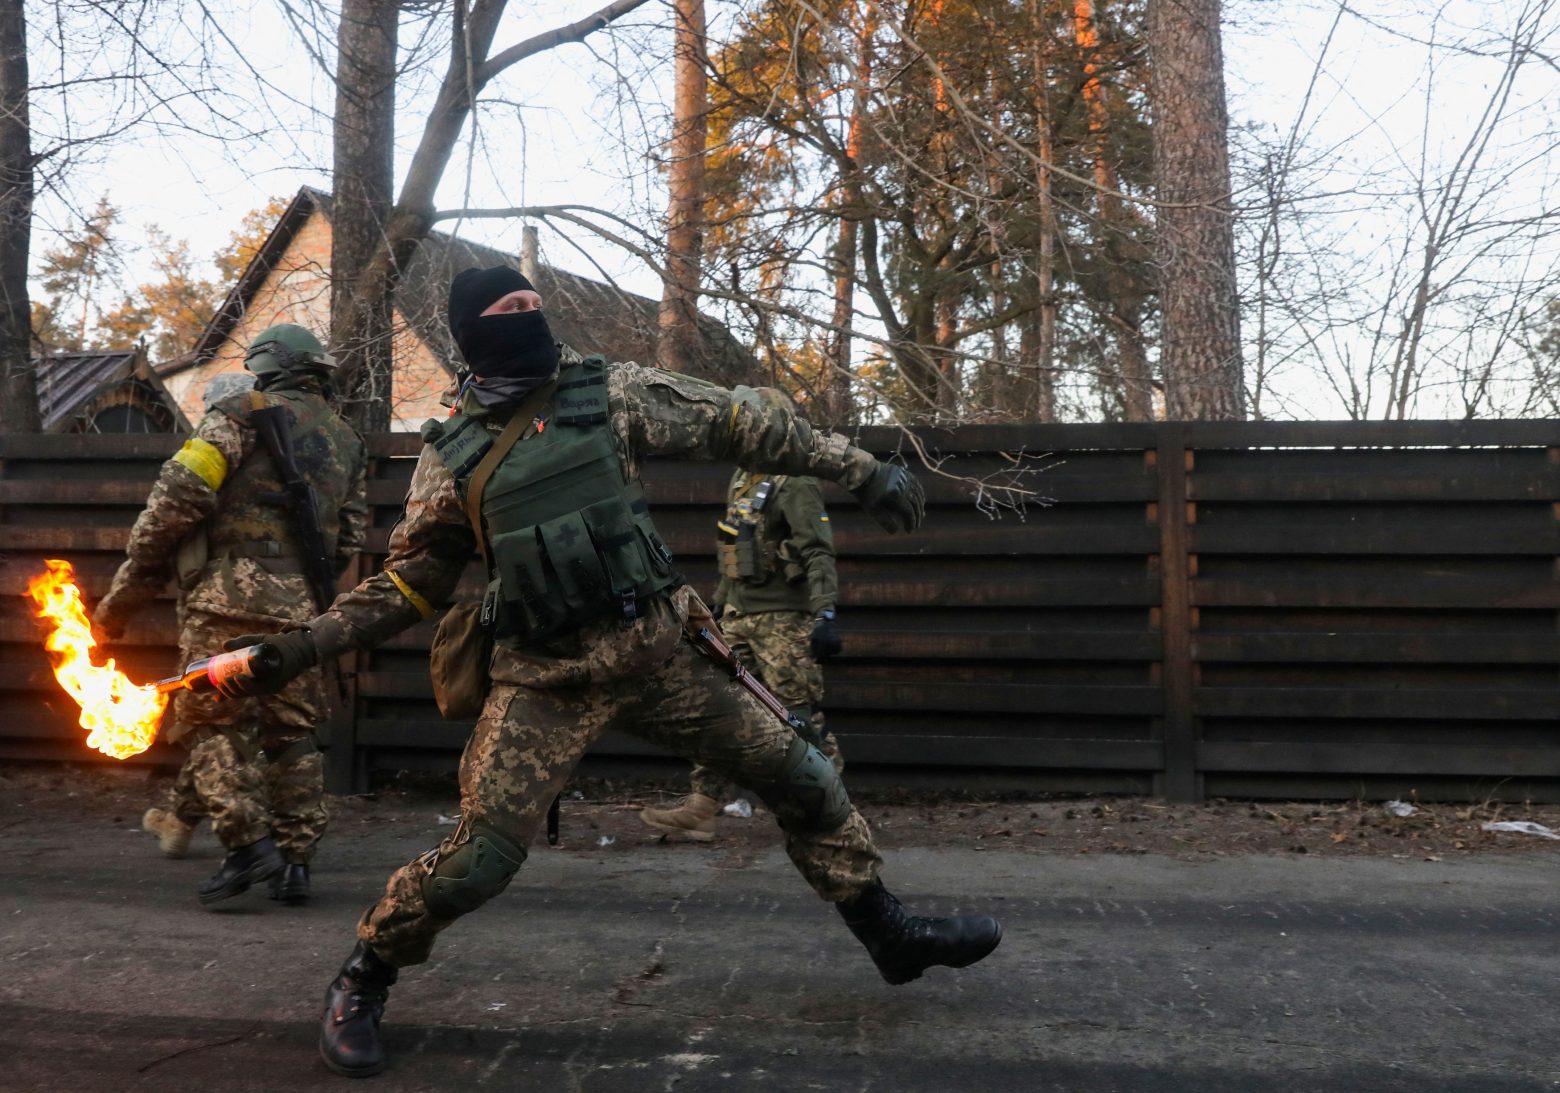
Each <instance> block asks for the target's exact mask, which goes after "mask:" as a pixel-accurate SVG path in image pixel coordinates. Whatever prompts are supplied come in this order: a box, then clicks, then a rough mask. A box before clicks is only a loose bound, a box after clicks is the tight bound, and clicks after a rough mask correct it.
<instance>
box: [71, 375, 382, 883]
mask: <svg viewBox="0 0 1560 1093" xmlns="http://www.w3.org/2000/svg"><path fill="white" fill-rule="evenodd" d="M266 399H267V400H268V401H269V402H278V401H279V402H285V403H286V404H287V405H288V406H289V408H290V409H292V411H293V412H294V413H295V414H308V415H311V416H315V417H317V418H318V419H319V421H320V424H319V427H318V429H317V430H314V431H312V432H311V434H310V435H308V436H299V437H296V438H295V445H296V446H297V447H298V449H299V452H300V456H299V460H298V462H299V464H300V470H304V471H305V474H306V475H307V477H308V479H309V481H310V482H311V483H312V484H313V485H314V486H315V489H316V490H317V491H318V493H319V495H320V499H321V506H320V508H321V511H320V517H321V522H322V523H323V524H326V526H327V527H328V528H330V529H331V534H332V535H333V536H334V542H333V543H332V544H331V546H332V549H333V552H334V556H335V558H336V560H337V562H338V564H339V565H341V566H344V565H345V564H346V562H347V561H349V560H350V559H352V558H353V557H354V556H355V555H356V554H357V552H358V550H359V548H360V547H361V546H362V542H363V535H364V533H365V531H366V529H367V526H368V505H367V499H366V497H365V494H364V468H365V453H364V448H363V442H362V440H361V438H359V437H358V436H357V434H356V433H355V432H353V431H352V429H351V427H350V426H348V425H347V424H346V423H345V422H344V421H343V420H342V419H341V418H340V416H339V415H337V414H335V413H334V412H327V411H329V407H328V404H327V403H326V402H325V399H324V397H323V396H322V395H321V394H320V393H319V391H318V389H317V387H316V386H315V385H311V384H305V385H304V386H303V387H301V388H299V389H294V390H288V391H284V392H272V393H268V394H267V395H266ZM248 411H249V396H248V395H247V394H240V395H235V396H233V397H231V398H228V399H223V400H221V401H219V402H217V403H216V404H215V405H214V407H213V409H212V410H210V411H209V412H208V413H207V414H206V415H205V416H204V417H203V418H202V419H201V421H200V424H199V425H198V426H197V428H196V430H195V436H196V437H197V438H199V439H201V440H203V441H205V442H206V443H207V444H210V445H212V446H213V447H215V448H216V449H217V450H218V451H219V452H221V453H222V456H223V458H224V459H225V460H226V461H227V468H228V469H227V477H226V478H225V479H224V480H223V482H222V484H221V485H220V486H219V487H218V488H217V489H212V487H211V486H209V485H208V484H207V483H206V481H205V480H203V479H202V478H201V477H200V476H198V475H196V474H195V473H194V472H193V471H191V470H190V469H189V468H188V467H186V466H185V465H184V464H182V463H179V462H177V461H175V460H169V461H168V462H166V463H164V464H163V467H162V470H161V472H160V474H159V475H158V479H157V483H156V485H155V486H153V487H152V491H151V495H150V497H149V498H148V499H147V504H146V508H145V510H144V511H142V513H141V515H140V516H139V518H137V520H136V522H135V526H134V527H133V528H132V529H131V532H130V542H129V546H128V548H127V550H126V559H125V562H124V564H123V565H121V566H120V568H119V571H118V572H117V573H116V574H115V575H114V580H113V584H112V585H111V587H110V590H109V593H108V595H107V596H105V597H104V599H103V601H102V602H101V603H100V604H99V605H98V608H97V610H96V611H95V612H94V618H95V619H97V618H103V617H107V618H113V619H118V620H124V619H128V618H129V617H130V615H132V614H133V613H134V611H135V610H136V609H138V608H139V607H141V606H143V605H145V604H146V603H148V602H150V601H151V600H152V599H153V598H154V597H155V596H156V595H157V593H158V592H159V591H161V589H162V588H163V586H164V585H165V584H166V583H167V581H168V579H169V577H170V576H171V574H170V572H169V568H170V565H171V561H172V558H173V555H174V552H175V548H176V546H177V544H178V543H179V542H180V541H181V540H182V539H183V538H184V537H185V536H186V535H188V534H190V533H192V532H195V531H196V530H197V529H198V528H200V529H205V530H206V532H207V533H208V534H210V535H212V536H213V538H216V537H218V536H220V535H227V534H228V533H229V532H231V533H232V534H231V535H229V537H228V538H226V539H224V540H222V542H232V541H234V540H233V536H236V535H242V536H244V537H246V538H248V537H252V538H257V539H258V538H265V537H267V536H269V537H270V538H274V539H276V540H277V541H278V542H279V543H283V544H290V543H292V542H293V541H294V536H295V532H294V527H293V523H292V519H291V515H290V512H289V510H288V509H287V508H286V507H285V506H282V505H260V504H257V502H256V498H255V496H254V494H256V493H258V492H261V491H264V490H269V489H273V488H279V487H280V482H279V481H277V480H276V478H275V471H274V470H273V469H271V468H270V457H269V455H267V454H266V453H265V452H264V450H263V447H262V446H261V445H260V443H259V440H258V437H257V436H256V434H255V432H254V430H253V429H252V428H250V427H249V426H248V425H247V424H246V422H247V415H248ZM304 452H307V453H308V454H307V456H305V455H304V454H302V453H304ZM257 462H258V463H261V464H264V466H263V468H261V469H262V471H263V473H250V474H245V473H244V471H245V468H246V467H249V466H252V465H253V464H254V463H257ZM222 542H216V543H213V550H212V554H211V558H210V560H209V561H208V562H207V563H206V565H205V567H204V568H203V569H202V570H201V571H200V573H199V574H198V576H197V577H196V578H195V580H194V582H193V583H192V584H191V585H190V587H188V588H187V589H184V590H182V591H181V596H180V603H179V616H180V635H179V661H178V665H180V666H182V665H184V664H187V663H189V662H190V661H191V660H196V659H198V658H200V657H204V656H210V655H211V654H213V653H215V652H217V651H219V650H220V649H221V647H222V643H223V642H224V641H226V640H227V639H229V638H234V637H238V636H240V635H243V634H252V633H256V632H260V633H264V632H268V631H274V630H279V629H281V628H282V627H284V626H286V625H287V624H289V623H298V622H304V621H306V620H307V619H308V618H309V617H310V616H311V615H312V614H314V604H313V599H312V596H311V594H310V592H309V585H308V582H307V580H306V579H305V578H304V576H303V575H302V573H301V572H293V571H290V568H291V567H289V566H287V565H278V564H277V563H275V562H272V561H270V560H262V559H255V558H234V557H230V556H227V555H226V554H224V553H222V552H221V550H220V547H221V545H222ZM329 716H330V705H329V701H328V699H327V697H326V694H325V688H324V677H323V674H322V673H321V672H320V671H314V672H310V673H307V674H305V675H304V676H302V677H300V678H299V679H297V680H294V681H293V682H292V683H291V684H289V685H288V687H287V688H286V689H285V690H283V691H282V692H281V693H280V694H277V695H269V696H265V697H262V698H249V699H242V700H219V699H218V698H217V696H215V695H211V694H206V695H198V694H195V693H193V692H189V691H182V692H180V693H178V694H177V695H175V697H174V700H173V702H172V703H171V704H170V707H169V712H168V714H167V715H166V717H165V720H164V736H165V737H166V738H167V739H168V740H169V741H170V742H174V743H179V744H182V745H183V746H184V747H185V748H187V749H189V753H190V754H189V757H188V760H187V762H186V763H185V765H184V768H182V769H181V771H180V774H179V776H178V778H177V779H176V780H175V785H174V793H173V797H174V799H173V802H172V803H173V807H174V811H175V813H176V814H177V815H179V816H180V818H181V819H184V820H186V822H190V821H191V820H193V819H195V818H198V816H199V815H204V814H209V815H210V816H211V818H212V826H213V829H214V830H215V831H216V834H217V837H218V839H220V840H221V842H222V844H223V845H224V846H227V847H234V846H244V845H247V844H248V843H252V842H254V841H255V840H256V839H258V838H262V837H264V836H265V835H266V834H267V833H268V832H271V833H273V834H274V835H275V838H276V841H277V845H278V846H280V847H281V849H282V851H283V853H284V855H286V857H287V859H288V860H289V861H294V862H307V861H308V860H309V857H310V855H311V854H312V853H313V849H314V845H315V843H317V842H318V841H319V838H320V836H321V835H322V834H323V833H324V830H325V824H326V815H325V807H324V765H323V762H322V759H321V756H320V755H319V753H318V751H317V750H315V751H301V750H300V749H302V747H303V745H302V743H300V742H304V741H310V740H312V739H313V738H314V733H315V730H316V728H317V727H318V726H320V725H321V724H323V723H324V722H325V721H326V720H327V719H328V718H329ZM295 744H297V745H299V747H298V749H294V750H295V752H298V753H297V754H290V755H289V756H288V757H287V758H285V759H283V760H282V761H280V762H274V763H266V762H265V761H264V759H263V756H264V755H266V754H267V753H269V754H272V755H276V756H280V755H282V754H283V753H284V752H286V751H287V750H288V749H289V748H292V747H293V745H295Z"/></svg>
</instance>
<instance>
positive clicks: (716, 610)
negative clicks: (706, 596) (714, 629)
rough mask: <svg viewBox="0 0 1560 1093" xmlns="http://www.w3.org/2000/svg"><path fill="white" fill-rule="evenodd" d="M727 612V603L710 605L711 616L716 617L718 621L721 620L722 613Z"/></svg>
mask: <svg viewBox="0 0 1560 1093" xmlns="http://www.w3.org/2000/svg"><path fill="white" fill-rule="evenodd" d="M725 613H726V605H725V604H723V603H717V604H711V605H710V618H712V619H714V620H715V621H716V622H719V621H720V617H721V616H722V615H724V614H725Z"/></svg>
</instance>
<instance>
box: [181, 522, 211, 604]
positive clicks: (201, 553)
mask: <svg viewBox="0 0 1560 1093" xmlns="http://www.w3.org/2000/svg"><path fill="white" fill-rule="evenodd" d="M210 560H211V541H210V540H209V539H208V538H206V529H205V527H204V526H201V527H197V528H196V529H195V530H194V531H192V532H190V533H189V534H188V535H186V536H185V537H184V538H183V539H180V540H179V545H178V546H176V547H174V549H173V576H174V580H176V581H177V582H178V584H179V590H180V591H181V592H188V591H189V590H190V589H192V588H194V587H195V582H196V581H198V580H200V574H201V571H202V570H203V569H205V568H206V563H207V562H209V561H210Z"/></svg>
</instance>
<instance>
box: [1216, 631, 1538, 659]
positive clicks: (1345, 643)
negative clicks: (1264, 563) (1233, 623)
mask: <svg viewBox="0 0 1560 1093" xmlns="http://www.w3.org/2000/svg"><path fill="white" fill-rule="evenodd" d="M1192 649H1193V655H1194V656H1195V657H1196V658H1197V660H1198V661H1199V662H1201V663H1204V664H1208V663H1218V662H1225V661H1227V662H1232V663H1244V664H1250V663H1265V662H1274V661H1300V662H1312V663H1329V662H1330V663H1344V664H1356V663H1357V664H1395V663H1420V664H1549V663H1557V664H1560V635H1556V634H1391V633H1378V634H1338V633H1322V634H1207V633H1203V634H1195V635H1193V637H1192Z"/></svg>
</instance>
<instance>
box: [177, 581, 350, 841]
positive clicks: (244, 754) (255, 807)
mask: <svg viewBox="0 0 1560 1093" xmlns="http://www.w3.org/2000/svg"><path fill="white" fill-rule="evenodd" d="M276 626H277V624H276V622H275V621H271V622H269V623H267V622H261V621H258V620H256V619H253V618H250V619H237V620H235V619H233V618H230V617H227V616H223V615H217V614H214V613H212V612H208V611H203V610H199V609H195V608H192V609H189V610H188V611H186V612H185V616H184V620H183V629H182V631H181V632H180V634H179V654H180V657H181V663H188V662H189V661H191V660H194V659H196V658H198V657H203V656H209V655H210V654H211V653H213V652H215V651H217V650H220V649H221V648H222V643H223V642H224V641H226V640H228V639H229V638H236V637H238V636H240V635H242V634H249V633H255V632H257V631H260V632H264V631H266V630H274V629H276ZM329 714H330V703H329V700H328V699H327V698H326V695H325V682H324V675H323V673H322V672H320V671H318V670H316V671H312V672H306V673H305V674H304V675H302V676H300V677H298V678H297V679H295V680H294V681H293V682H291V683H289V684H288V685H287V687H286V688H285V689H283V690H282V691H281V692H280V693H278V694H274V695H264V696H261V697H258V698H244V699H223V698H219V697H218V696H216V695H214V694H196V693H195V692H193V691H180V692H179V693H178V694H176V695H175V696H174V700H173V707H172V709H171V711H170V713H169V720H170V728H169V729H168V732H167V734H166V735H167V737H168V739H169V740H170V741H171V742H173V743H177V744H182V745H183V746H184V747H185V748H187V749H188V751H189V754H188V756H187V757H186V759H185V761H184V765H183V766H182V767H180V768H179V774H178V777H177V778H175V779H174V785H173V799H172V802H171V804H172V810H173V812H174V813H175V814H176V815H177V816H178V817H179V819H181V820H183V821H184V822H185V823H187V824H194V823H196V822H198V821H199V820H200V818H201V817H202V816H210V817H211V826H212V829H213V830H214V831H215V832H216V835H217V838H218V839H219V840H220V841H221V843H222V845H223V846H225V847H227V848H229V849H232V848H234V847H238V846H248V845H249V844H250V843H252V842H256V841H258V840H260V839H263V838H265V837H266V836H267V835H270V836H272V837H273V838H274V839H275V840H276V845H277V846H278V847H279V848H280V849H281V851H282V855H283V856H284V857H285V858H286V859H287V860H288V861H289V862H293V863H298V864H304V863H307V862H308V861H309V859H310V858H312V857H313V856H314V847H315V844H316V843H318V842H319V841H320V837H321V836H322V835H324V834H325V825H326V822H327V819H328V817H327V815H326V812H325V763H324V757H323V756H321V755H320V752H319V746H318V743H317V742H316V740H315V736H314V731H315V727H316V726H318V725H320V724H322V723H324V721H325V720H326V719H327V718H328V717H329Z"/></svg>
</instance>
